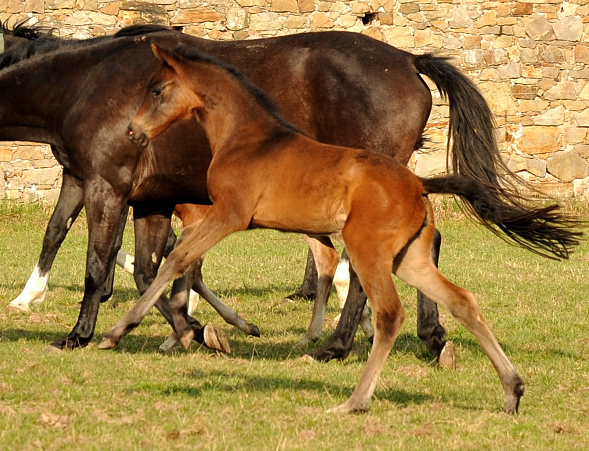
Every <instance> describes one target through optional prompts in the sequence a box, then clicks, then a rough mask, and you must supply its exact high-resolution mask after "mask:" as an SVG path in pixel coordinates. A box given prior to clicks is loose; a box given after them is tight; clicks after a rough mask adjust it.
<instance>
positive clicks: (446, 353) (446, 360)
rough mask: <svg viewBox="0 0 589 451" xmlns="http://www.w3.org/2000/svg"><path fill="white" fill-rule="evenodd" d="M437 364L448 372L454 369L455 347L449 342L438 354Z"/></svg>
mask: <svg viewBox="0 0 589 451" xmlns="http://www.w3.org/2000/svg"><path fill="white" fill-rule="evenodd" d="M438 364H439V365H440V367H442V368H446V369H449V370H455V369H456V347H455V346H454V343H452V342H451V341H447V342H446V343H445V344H444V347H443V348H442V352H441V353H440V357H439V359H438Z"/></svg>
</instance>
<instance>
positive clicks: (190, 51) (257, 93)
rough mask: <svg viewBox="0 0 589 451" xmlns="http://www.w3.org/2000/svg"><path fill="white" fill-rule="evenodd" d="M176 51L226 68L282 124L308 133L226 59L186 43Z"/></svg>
mask: <svg viewBox="0 0 589 451" xmlns="http://www.w3.org/2000/svg"><path fill="white" fill-rule="evenodd" d="M174 52H175V53H177V54H178V55H180V56H182V57H184V58H186V59H188V60H190V61H194V62H203V63H208V64H212V65H214V66H218V67H220V68H221V69H223V70H225V71H226V72H228V73H229V74H230V75H231V76H233V77H234V78H235V79H237V81H238V82H239V83H240V84H241V85H242V86H243V87H244V88H245V89H246V90H247V91H248V92H249V93H250V94H251V95H252V96H253V97H254V99H255V100H256V101H257V102H258V104H259V105H260V106H261V107H262V108H263V109H264V110H265V111H267V112H268V113H269V114H270V115H271V116H272V117H273V118H274V119H276V120H277V121H278V122H279V123H280V124H281V125H282V126H284V127H286V128H287V129H289V130H291V131H294V132H296V133H301V134H303V135H307V133H305V132H303V131H302V130H300V129H299V128H298V127H297V126H296V125H294V124H291V123H290V122H288V121H287V120H286V119H284V118H283V117H282V116H281V115H280V113H279V112H278V111H279V110H278V107H277V106H276V104H275V103H274V101H273V100H272V99H271V98H270V97H269V96H268V94H266V93H265V92H264V91H263V90H262V89H261V88H259V87H258V86H257V85H255V84H254V83H253V82H252V81H251V80H250V79H249V78H248V77H246V76H245V75H244V73H243V72H241V71H240V70H239V69H237V68H236V67H235V66H231V65H230V64H227V63H225V62H224V61H221V60H219V59H217V58H215V57H214V56H212V55H209V54H208V53H203V52H200V51H198V50H197V49H195V48H191V47H187V46H185V45H181V46H179V47H176V48H175V49H174Z"/></svg>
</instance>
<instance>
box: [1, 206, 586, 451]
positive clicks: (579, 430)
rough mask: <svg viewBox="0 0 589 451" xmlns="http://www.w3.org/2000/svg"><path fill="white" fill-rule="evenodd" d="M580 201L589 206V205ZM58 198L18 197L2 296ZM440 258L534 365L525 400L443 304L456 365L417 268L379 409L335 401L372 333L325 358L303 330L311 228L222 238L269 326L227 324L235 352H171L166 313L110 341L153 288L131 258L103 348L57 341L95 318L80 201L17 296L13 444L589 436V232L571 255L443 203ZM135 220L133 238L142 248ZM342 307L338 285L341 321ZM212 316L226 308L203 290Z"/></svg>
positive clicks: (471, 444) (6, 326)
mask: <svg viewBox="0 0 589 451" xmlns="http://www.w3.org/2000/svg"><path fill="white" fill-rule="evenodd" d="M571 208H573V209H575V210H579V211H583V212H586V206H584V205H574V206H572V207H571ZM49 213H50V212H49V211H47V210H46V209H43V208H40V207H38V206H25V207H23V206H19V205H17V204H13V203H4V204H1V205H0V232H1V233H0V259H1V261H0V267H1V268H2V273H1V274H2V275H1V277H0V299H1V300H2V303H3V304H4V305H6V304H8V303H9V302H10V301H11V300H12V299H14V297H16V296H17V295H18V294H19V292H20V290H21V289H22V287H23V286H24V282H25V281H26V279H27V278H28V276H29V274H30V271H31V269H32V268H33V266H34V264H35V261H36V259H37V257H38V252H39V250H40V245H41V239H42V235H43V232H44V227H45V225H46V223H47V221H48V218H49ZM438 216H439V217H440V218H441V219H440V220H439V221H438V223H439V226H440V229H441V230H442V234H443V239H444V241H443V244H442V246H443V247H442V257H441V262H440V268H441V270H442V272H443V273H444V274H446V275H447V276H448V277H449V278H450V279H451V280H453V281H454V282H456V283H458V284H459V285H462V286H464V287H466V288H469V289H470V290H472V291H473V292H474V293H475V294H476V295H477V297H478V300H479V303H480V305H481V307H482V310H483V313H484V314H485V317H486V319H487V321H488V323H489V325H490V327H491V329H492V330H493V332H494V333H495V335H496V336H497V338H498V340H499V341H500V343H501V344H502V346H503V347H504V350H505V352H506V353H507V354H508V356H509V358H510V359H511V360H512V362H513V363H514V365H515V366H516V368H517V369H518V371H519V372H520V374H521V375H522V377H523V378H524V380H525V382H526V393H525V396H524V397H523V398H522V403H521V405H520V413H519V414H518V415H515V416H511V415H507V414H504V413H502V412H501V408H502V406H503V394H502V389H501V386H500V383H499V380H498V378H497V376H496V374H495V372H494V370H493V369H492V367H491V365H490V363H489V361H488V359H487V358H486V357H485V355H484V354H483V353H482V351H481V349H480V347H479V346H478V344H477V343H476V341H475V340H474V339H473V337H472V336H471V335H470V334H469V333H468V332H467V331H466V330H465V329H464V328H462V327H460V326H458V325H457V323H456V322H455V321H454V320H453V319H452V318H450V317H449V316H448V315H447V314H445V312H442V321H443V323H444V324H445V326H446V327H447V329H448V337H449V338H450V339H451V340H453V341H454V343H455V344H456V346H457V350H458V368H457V370H456V371H448V370H441V369H438V368H437V367H436V365H435V364H434V363H433V362H432V359H431V357H430V356H429V355H428V353H427V351H426V350H425V347H424V346H423V345H422V344H421V342H420V341H419V340H418V339H417V338H416V335H415V323H416V319H415V293H414V291H413V290H412V289H409V288H408V287H406V286H403V284H402V283H399V284H398V286H399V291H400V294H401V297H402V299H403V302H404V304H405V307H406V311H407V319H406V321H405V324H404V325H403V329H402V331H401V335H400V336H399V338H398V340H397V342H396V344H395V347H394V349H393V352H392V353H391V355H390V357H389V359H388V361H387V365H386V367H385V369H384V371H383V373H382V375H381V378H380V381H379V383H378V385H377V388H376V392H375V396H374V398H373V400H372V404H371V409H370V412H368V413H366V414H357V415H344V416H340V415H332V414H328V413H326V410H327V409H329V408H330V407H334V406H336V405H338V404H339V403H341V402H343V401H345V400H346V399H347V397H348V396H349V395H350V394H351V392H352V390H353V388H354V386H355V384H356V382H357V380H358V378H359V376H360V373H361V370H362V368H363V366H364V364H365V362H366V359H367V356H368V352H369V349H370V347H369V344H368V342H367V341H366V339H365V338H364V337H363V336H361V335H360V334H359V335H358V336H357V337H356V342H355V345H354V348H353V351H352V353H351V355H350V356H349V358H348V359H346V360H345V361H344V362H330V363H326V364H325V363H318V362H309V361H307V360H304V359H300V357H301V356H302V355H303V354H304V352H305V350H311V349H313V348H314V347H316V346H319V345H320V344H321V343H319V344H317V345H314V346H311V347H309V348H307V349H303V350H300V349H295V348H293V345H294V344H295V343H296V342H297V341H298V339H299V338H300V337H301V336H302V334H303V333H304V331H305V330H306V327H307V325H308V322H309V320H310V315H311V306H310V304H309V303H307V302H295V303H292V302H291V303H287V302H284V301H283V298H284V296H285V295H287V294H289V293H290V292H292V291H293V290H294V289H295V288H296V287H297V285H298V283H299V281H300V279H301V278H302V271H303V266H304V262H305V259H306V248H305V245H304V243H303V242H302V240H301V238H300V237H299V236H297V235H291V234H281V233H277V232H273V231H254V232H246V233H241V234H236V235H234V236H231V237H229V238H228V239H227V240H225V241H224V242H223V243H221V245H219V246H218V247H217V248H215V249H214V250H213V251H211V252H210V253H209V255H208V256H207V260H206V261H205V267H204V274H205V280H206V282H207V283H208V284H209V286H210V287H211V288H212V289H213V290H215V291H216V292H217V293H218V294H220V295H221V296H222V297H223V299H225V300H226V301H227V302H228V303H229V304H230V305H231V306H233V308H235V309H236V310H237V311H238V312H240V313H241V315H242V316H243V317H244V318H245V319H247V320H249V321H251V322H254V323H256V324H257V325H258V326H259V327H260V329H261V331H262V337H260V338H252V337H247V336H245V335H244V334H242V333H241V332H239V331H235V330H233V329H231V328H230V327H229V326H226V331H227V333H228V335H229V337H230V340H231V343H232V347H233V350H232V351H233V352H232V354H231V355H229V356H225V355H217V354H215V353H213V352H210V351H208V350H206V349H203V348H200V347H198V346H193V347H192V348H191V349H190V350H188V351H183V350H178V351H175V352H174V353H172V354H171V355H161V354H159V353H158V352H157V349H158V346H159V345H160V344H161V342H162V341H163V340H164V339H165V337H166V336H167V334H168V333H169V330H170V329H169V327H168V326H167V325H166V324H165V323H164V322H163V320H162V318H161V317H160V316H159V315H158V314H157V313H151V314H150V315H149V316H148V317H147V318H146V319H145V321H144V322H143V323H142V324H141V326H140V327H138V328H137V329H136V330H135V331H134V332H132V333H131V334H130V335H129V336H128V337H126V338H125V339H124V340H123V341H122V342H121V344H120V345H119V347H118V349H116V350H114V351H99V350H98V349H96V343H97V342H98V340H99V338H100V336H101V334H102V333H104V332H105V331H106V330H108V329H109V328H110V327H111V326H112V325H113V324H114V323H115V322H116V321H117V320H118V319H119V318H120V316H121V315H122V314H123V313H124V312H125V311H126V310H127V309H128V308H129V307H130V306H131V305H132V303H133V302H134V301H135V300H136V299H137V298H138V296H137V292H136V290H135V288H134V284H133V281H132V279H131V277H130V276H128V275H126V274H124V273H122V272H121V271H120V270H117V277H116V281H115V292H114V295H113V298H112V300H111V301H109V302H108V303H106V304H104V305H102V307H101V311H100V315H99V318H98V324H97V328H96V331H97V332H96V337H95V339H94V340H93V342H92V344H91V345H90V346H88V347H87V348H85V349H80V350H76V351H73V352H62V353H48V352H46V347H47V345H48V343H49V342H51V341H53V340H55V339H57V338H60V337H63V336H64V335H65V334H67V333H68V332H69V331H70V330H71V328H72V327H73V325H74V324H75V322H76V320H77V315H78V312H79V301H80V299H81V296H82V293H83V281H84V264H83V262H84V258H85V243H86V228H85V227H86V225H85V221H84V218H83V217H82V218H80V219H79V220H78V221H77V223H76V224H75V225H74V227H73V228H72V230H71V232H70V234H69V236H68V238H67V239H66V241H65V243H64V246H63V248H62V249H61V251H60V253H59V254H58V258H57V261H56V262H55V265H54V270H53V274H52V276H51V281H50V293H49V295H48V297H47V300H46V302H45V303H43V304H42V305H38V306H35V307H34V311H33V313H32V314H30V315H25V314H15V313H8V312H5V311H4V310H3V309H0V320H1V324H2V325H1V326H0V449H15V450H38V449H43V450H104V449H110V450H143V449H145V450H153V449H174V450H176V449H179V450H182V449H191V450H193V449H207V450H208V449H211V450H222V449H232V450H234V449H248V450H249V449H256V450H298V449H301V450H302V449H305V450H307V449H314V450H329V449H352V450H365V449H374V450H380V449H382V450H391V449H394V450H397V449H399V450H400V449H403V450H439V449H444V450H461V451H462V450H495V449H502V450H503V449H518V450H584V449H587V447H588V446H589V422H588V421H587V419H588V418H589V335H588V333H587V332H588V331H589V319H588V318H589V300H588V296H587V288H588V287H589V284H588V281H587V275H588V274H589V265H588V263H589V246H588V245H587V244H586V243H583V245H582V246H581V247H579V248H578V249H577V251H576V253H575V254H574V255H573V256H572V258H571V259H570V260H569V261H567V262H554V261H550V260H546V259H543V258H540V257H537V256H535V255H533V254H531V253H529V252H526V251H522V250H519V249H517V248H515V247H512V246H509V245H507V244H505V243H504V242H502V241H501V240H500V239H498V238H497V237H495V236H493V235H492V234H490V233H488V232H486V231H485V230H484V229H482V228H481V227H478V226H475V225H473V224H471V223H469V222H467V221H465V220H464V219H462V217H461V216H460V214H457V213H456V212H455V211H453V209H452V207H451V205H450V206H446V207H445V208H444V209H443V211H439V212H438ZM132 243H133V238H132V230H131V229H129V230H128V233H127V236H126V238H125V244H124V248H125V249H126V250H127V251H131V250H132V249H133V245H132ZM336 315H337V308H336V302H335V296H334V297H333V298H332V302H331V303H330V308H329V311H328V325H327V326H326V328H325V329H326V332H325V333H324V337H323V340H325V339H326V338H327V335H328V334H327V331H331V330H332V326H331V323H330V322H331V319H332V318H333V317H335V316H336ZM197 317H198V318H199V320H201V321H202V322H213V323H215V324H218V325H222V324H223V323H222V321H221V320H220V319H219V317H218V316H217V315H216V314H215V312H214V311H213V310H212V309H211V308H210V307H208V306H207V305H205V304H204V303H201V304H200V305H199V308H198V310H197Z"/></svg>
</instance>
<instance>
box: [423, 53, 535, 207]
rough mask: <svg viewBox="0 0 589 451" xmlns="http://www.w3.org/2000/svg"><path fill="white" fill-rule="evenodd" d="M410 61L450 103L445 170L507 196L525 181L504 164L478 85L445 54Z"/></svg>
mask: <svg viewBox="0 0 589 451" xmlns="http://www.w3.org/2000/svg"><path fill="white" fill-rule="evenodd" d="M413 65H414V66H415V68H416V69H417V71H418V72H419V73H420V74H423V75H426V76H428V77H429V78H431V79H432V81H433V82H434V83H435V84H436V86H437V88H438V90H439V91H440V94H441V95H442V96H443V97H445V98H447V99H448V101H449V104H450V123H449V131H448V133H449V136H448V157H447V166H448V171H449V172H450V171H452V172H453V173H455V174H462V175H466V176H468V177H471V178H473V179H475V180H478V181H479V182H481V183H484V184H486V185H490V186H494V187H496V188H498V189H503V190H504V195H506V196H508V197H509V196H511V195H514V192H516V191H517V189H516V186H517V184H518V183H525V182H523V180H521V179H520V178H519V177H518V176H517V175H515V174H513V173H512V172H511V171H510V170H509V169H508V168H507V165H506V164H505V162H504V161H503V159H502V158H501V154H500V152H499V147H498V145H497V140H496V138H495V128H496V124H495V120H494V118H493V113H492V112H491V110H490V108H489V106H488V105H487V102H486V100H485V99H484V97H483V96H482V94H481V93H480V91H479V90H478V88H477V87H476V86H475V85H474V84H473V83H472V82H471V81H470V80H469V79H468V78H467V77H466V76H465V75H464V74H462V73H461V72H460V71H459V70H458V69H457V68H456V67H454V66H453V65H452V64H450V63H449V62H448V59H447V58H444V57H437V56H434V55H432V54H425V55H416V56H414V59H413Z"/></svg>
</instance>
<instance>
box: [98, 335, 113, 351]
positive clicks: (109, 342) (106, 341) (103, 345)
mask: <svg viewBox="0 0 589 451" xmlns="http://www.w3.org/2000/svg"><path fill="white" fill-rule="evenodd" d="M117 344H118V343H117V342H116V341H114V340H113V339H111V338H108V337H104V338H103V339H102V341H101V342H100V343H98V349H113V348H116V346H117Z"/></svg>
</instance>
